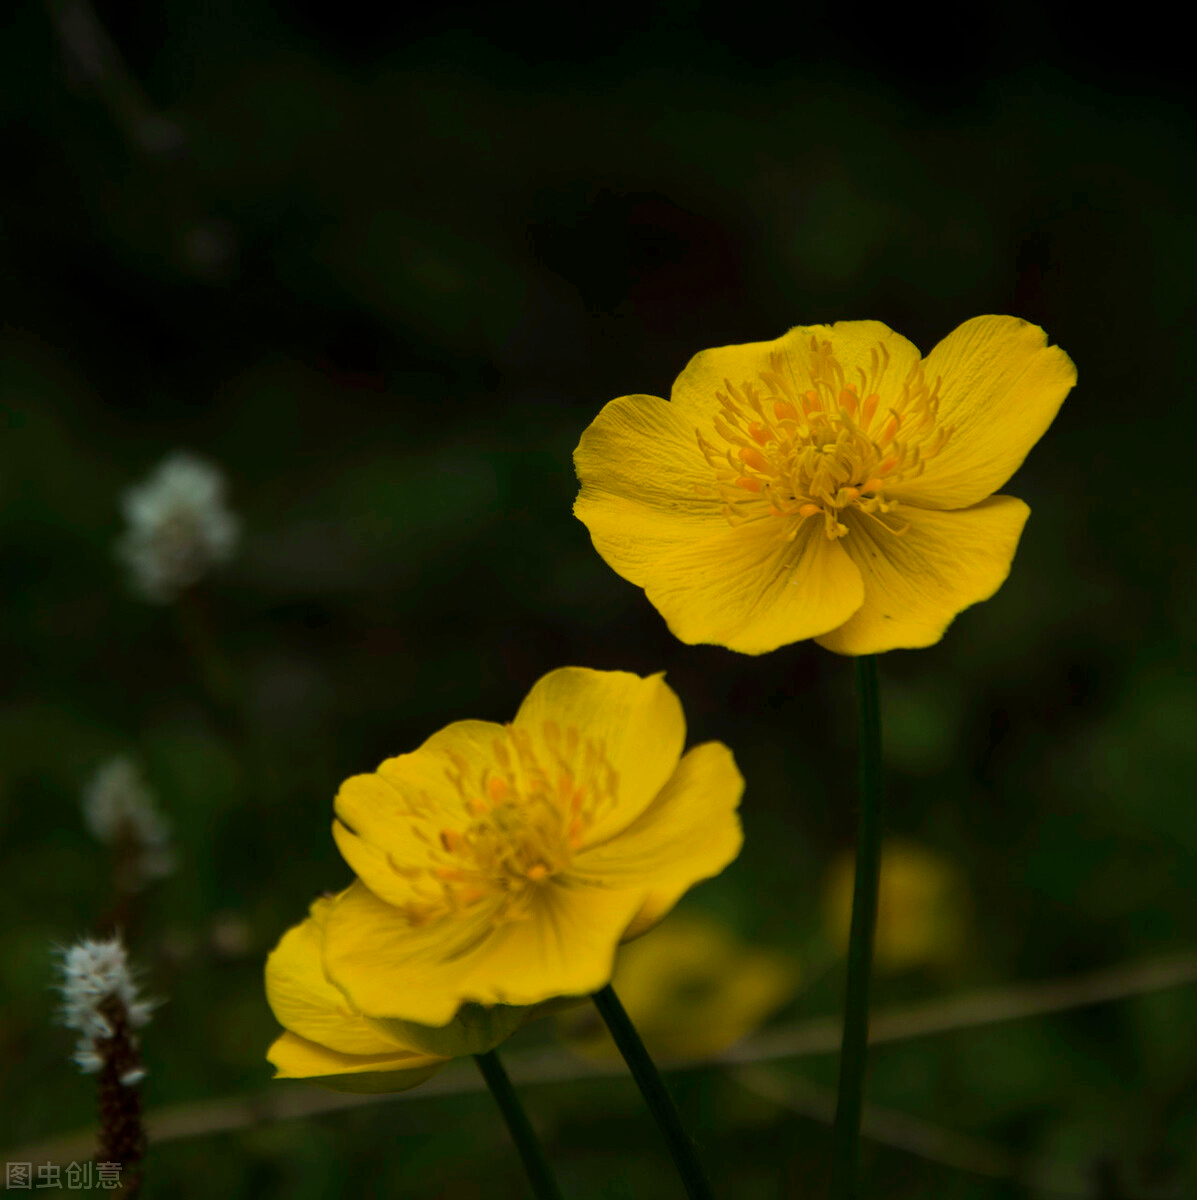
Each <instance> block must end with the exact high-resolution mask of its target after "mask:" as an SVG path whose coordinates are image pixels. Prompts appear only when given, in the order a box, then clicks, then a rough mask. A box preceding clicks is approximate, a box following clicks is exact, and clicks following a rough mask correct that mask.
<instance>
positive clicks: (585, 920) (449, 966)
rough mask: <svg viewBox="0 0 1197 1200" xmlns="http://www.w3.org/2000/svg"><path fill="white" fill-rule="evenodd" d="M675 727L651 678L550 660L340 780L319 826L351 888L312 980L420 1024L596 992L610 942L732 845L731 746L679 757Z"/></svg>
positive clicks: (710, 870)
mask: <svg viewBox="0 0 1197 1200" xmlns="http://www.w3.org/2000/svg"><path fill="white" fill-rule="evenodd" d="M685 732H686V730H685V721H684V718H683V716H682V708H681V704H680V702H679V701H678V698H677V696H676V695H675V694H674V693H673V691H672V690H671V689H670V688H669V687H668V686H666V684H665V682H664V679H663V677H662V676H661V675H653V676H651V677H649V678H647V679H642V678H640V677H639V676H637V675H631V674H628V673H626V672H622V671H592V670H587V669H584V668H581V667H566V668H563V669H561V670H558V671H553V672H551V673H550V674H548V675H546V676H545V677H544V678H543V679H541V680H540V681H539V682H538V683H537V684H536V685H535V686H534V687H533V688H532V690H531V692H530V693H529V694H528V696H527V698H526V699H525V700H524V702H523V704H522V705H521V706H520V710H519V712H518V713H517V715H516V717H515V720H514V721H513V722H512V723H511V724H509V725H497V724H492V723H490V722H486V721H458V722H456V723H454V724H452V725H450V726H448V727H447V728H445V729H443V730H441V731H440V732H439V733H437V734H434V735H433V736H432V737H431V738H429V739H428V740H427V741H426V742H425V743H424V744H423V745H422V746H421V747H420V748H419V749H418V750H415V751H413V752H412V753H410V754H404V755H400V756H399V757H398V758H392V759H388V760H387V761H386V762H384V763H383V764H382V766H381V767H379V769H378V771H377V772H376V773H375V774H373V775H358V776H355V777H353V778H352V779H349V780H347V781H346V782H345V784H344V785H343V786H342V787H341V790H340V793H339V794H338V796H337V802H336V814H337V819H336V821H335V822H334V826H333V833H334V835H335V837H336V839H337V845H338V846H339V847H340V849H341V853H342V854H343V855H344V856H345V858H346V860H347V861H348V863H349V865H350V866H351V867H352V868H353V869H354V871H355V872H356V873H357V875H358V881H357V882H355V883H354V884H353V885H352V886H351V887H350V888H349V889H348V890H347V891H346V892H344V893H343V894H342V895H341V896H340V897H338V899H337V901H336V902H335V904H334V905H333V906H332V908H331V910H330V912H329V914H328V918H327V923H326V926H325V940H324V968H325V971H326V973H327V975H328V977H329V979H331V980H332V981H333V982H334V983H335V984H336V986H337V987H338V988H340V989H341V991H342V992H343V993H344V994H345V996H346V997H347V999H348V1000H349V1001H350V1002H351V1004H352V1005H353V1006H354V1007H355V1008H356V1009H357V1010H358V1011H359V1012H365V1013H369V1014H370V1016H371V1017H372V1018H375V1019H376V1021H377V1020H385V1019H390V1020H392V1021H397V1022H405V1023H410V1022H418V1023H419V1024H420V1025H423V1026H441V1025H444V1024H446V1023H447V1022H448V1021H450V1020H451V1019H452V1018H453V1017H454V1015H455V1014H456V1013H457V1012H458V1010H459V1008H460V1007H461V1006H462V1005H463V1004H467V1003H473V1004H477V1005H482V1006H494V1005H501V1006H523V1005H535V1004H539V1003H540V1002H542V1001H547V1000H550V999H552V998H554V997H562V996H579V995H583V994H586V993H589V992H593V991H595V990H597V989H598V988H601V987H603V986H604V985H605V984H606V983H607V982H608V981H609V980H610V978H611V970H612V964H613V961H614V958H615V949H616V947H617V946H618V945H619V943H620V942H621V941H624V940H627V939H629V938H632V937H635V936H637V935H638V934H640V933H642V932H643V931H644V930H645V929H647V928H649V927H650V926H651V925H653V924H655V922H656V921H658V920H660V918H661V917H662V916H664V915H665V913H666V912H668V911H669V909H671V908H672V907H673V905H674V904H675V903H676V902H677V900H678V899H679V897H680V896H681V895H682V894H683V893H684V892H685V891H686V890H687V889H688V888H690V887H691V886H692V885H693V884H695V883H696V882H698V881H699V880H701V879H705V878H708V877H709V876H712V875H716V874H718V873H719V872H720V871H721V870H722V869H723V868H724V867H725V866H726V865H727V864H728V863H729V862H731V860H732V859H733V858H735V856H736V855H737V854H738V853H739V850H740V843H741V833H740V824H739V819H738V817H737V814H736V809H737V806H738V804H739V799H740V795H741V793H742V791H743V787H744V781H743V779H742V778H741V776H740V772H739V771H738V770H737V768H736V764H735V761H734V760H733V758H732V755H731V751H729V750H728V749H727V747H726V746H724V745H722V744H720V743H718V742H707V743H705V744H703V745H701V746H696V747H694V748H693V749H692V750H690V751H689V752H688V753H686V754H685V755H684V756H683V755H682V745H683V742H684V740H685ZM388 1027H389V1028H395V1029H403V1030H405V1031H406V1029H407V1026H406V1025H402V1024H401V1025H390V1026H388ZM424 1044H425V1045H431V1043H430V1042H428V1041H427V1040H425V1042H424Z"/></svg>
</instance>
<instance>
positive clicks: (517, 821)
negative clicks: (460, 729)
mask: <svg viewBox="0 0 1197 1200" xmlns="http://www.w3.org/2000/svg"><path fill="white" fill-rule="evenodd" d="M542 734H543V736H542V737H541V738H540V739H539V741H538V742H535V741H534V740H533V738H532V737H531V735H530V734H529V733H528V731H527V730H526V729H516V728H513V727H512V726H510V725H509V726H507V728H506V732H505V736H503V737H501V738H496V739H495V741H494V743H493V745H492V753H493V760H492V763H491V765H489V766H487V767H485V768H484V769H483V770H482V771H481V772H480V773H479V774H478V775H477V776H476V777H475V778H471V777H470V768H469V764H468V763H467V762H466V760H465V759H464V758H463V757H462V756H461V755H459V754H456V753H453V752H450V759H451V761H452V764H453V765H452V767H450V768H446V772H445V774H446V775H447V777H448V779H449V781H450V783H451V784H452V785H453V787H454V789H455V790H456V791H457V794H458V796H459V797H460V799H461V810H462V820H461V822H460V824H458V825H457V826H456V827H448V828H444V829H442V830H440V832H439V834H438V835H436V837H435V840H434V839H433V837H431V836H430V835H429V833H427V832H425V830H424V829H422V828H421V827H420V826H421V824H423V822H413V824H412V833H413V834H414V836H415V837H417V838H419V839H420V841H422V842H424V843H425V846H426V851H427V861H428V863H429V865H428V866H427V867H419V868H415V867H400V866H398V865H397V864H395V862H394V860H393V859H392V863H391V865H392V867H394V869H395V870H396V871H398V872H399V873H400V874H402V875H404V876H405V877H407V878H408V879H409V880H410V883H411V888H412V892H413V894H414V899H413V901H411V902H410V903H409V904H408V905H407V906H406V909H405V912H406V915H407V917H408V919H409V920H410V921H411V922H412V923H413V924H415V925H423V924H425V923H427V922H428V921H430V920H433V919H435V918H437V917H441V916H446V915H449V914H451V913H455V912H459V911H461V910H462V909H464V908H467V907H470V906H473V905H476V904H478V903H480V902H483V901H487V900H489V901H491V902H492V903H493V904H494V912H493V916H492V921H493V923H494V924H495V925H499V924H502V923H504V922H506V921H510V920H519V919H521V918H523V917H526V916H527V915H528V914H529V912H530V911H531V908H532V905H533V903H534V902H535V898H536V894H537V892H538V891H539V890H540V889H541V888H543V887H544V886H545V885H546V884H547V883H548V882H549V881H550V880H551V879H552V878H553V877H554V876H555V875H559V874H560V873H561V872H563V871H565V870H566V869H567V868H568V867H569V865H570V863H571V862H572V860H573V856H574V853H575V852H576V851H577V850H578V848H579V847H580V846H581V845H582V843H583V842H584V841H585V839H586V835H587V833H588V832H589V830H590V829H591V827H592V826H593V825H594V822H595V820H596V819H597V818H598V817H599V816H601V815H603V814H604V813H605V812H607V811H609V809H610V808H611V807H612V806H613V805H614V804H615V802H616V794H617V791H618V786H619V780H618V776H617V774H616V772H615V769H614V768H613V767H612V766H611V764H610V762H609V761H608V760H607V757H606V755H605V753H604V751H603V748H602V746H601V744H599V743H598V742H596V741H594V740H592V739H585V740H583V739H582V738H581V737H580V736H579V734H578V731H577V729H575V728H573V727H567V728H566V729H565V730H564V731H562V730H561V729H560V728H559V727H558V726H557V724H556V723H555V722H553V721H546V722H545V723H544V725H543V727H542Z"/></svg>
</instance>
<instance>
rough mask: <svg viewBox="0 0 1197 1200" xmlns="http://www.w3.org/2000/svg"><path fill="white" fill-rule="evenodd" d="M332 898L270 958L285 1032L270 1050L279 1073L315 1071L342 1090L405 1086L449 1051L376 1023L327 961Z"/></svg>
mask: <svg viewBox="0 0 1197 1200" xmlns="http://www.w3.org/2000/svg"><path fill="white" fill-rule="evenodd" d="M331 905H332V901H331V900H330V899H320V900H317V901H316V903H315V904H313V905H312V915H311V916H310V917H309V918H308V919H307V920H306V921H304V922H303V924H301V925H296V926H295V928H294V929H291V930H288V932H287V933H285V934H284V935H283V938H282V940H281V941H280V942H279V944H278V946H277V947H276V948H275V949H274V951H273V952H272V953H271V955H270V957H269V958H268V959H267V960H266V998H267V1000H268V1002H269V1004H270V1007H271V1009H272V1010H273V1012H274V1015H275V1018H276V1019H277V1020H278V1023H279V1024H280V1025H282V1026H283V1028H284V1031H285V1032H284V1033H283V1034H282V1036H281V1037H279V1038H278V1039H277V1040H276V1041H275V1042H274V1044H273V1045H272V1046H271V1047H270V1049H269V1051H267V1054H266V1057H267V1059H268V1060H269V1061H270V1062H271V1063H273V1064H274V1066H275V1068H276V1073H275V1078H276V1079H309V1080H311V1082H313V1083H318V1084H320V1085H321V1086H323V1087H328V1088H333V1089H334V1090H336V1091H340V1092H402V1091H405V1090H406V1089H407V1088H411V1087H415V1086H416V1084H418V1083H423V1082H424V1080H426V1079H428V1078H430V1077H431V1076H433V1075H435V1074H436V1073H437V1071H439V1070H440V1069H441V1067H443V1066H444V1065H445V1064H446V1063H447V1062H448V1061H449V1059H448V1058H447V1057H444V1056H439V1055H433V1054H425V1053H423V1052H421V1051H419V1050H417V1049H415V1048H414V1047H412V1046H410V1045H404V1044H403V1043H402V1042H401V1041H399V1040H398V1039H396V1038H395V1037H393V1036H391V1035H390V1034H388V1033H385V1032H384V1031H383V1030H381V1029H379V1028H378V1027H377V1026H375V1025H372V1024H371V1023H370V1022H369V1021H368V1020H367V1019H366V1018H365V1017H363V1016H362V1014H361V1013H359V1012H357V1011H356V1010H354V1009H353V1008H351V1007H350V1005H349V1004H348V1003H346V1000H345V997H344V996H343V995H341V993H340V992H339V991H338V990H337V989H336V988H335V987H333V985H332V984H331V983H329V982H328V980H327V979H325V977H324V972H323V970H322V969H321V967H320V943H321V937H322V927H323V923H324V919H325V917H326V916H327V915H328V910H329V908H330V907H331Z"/></svg>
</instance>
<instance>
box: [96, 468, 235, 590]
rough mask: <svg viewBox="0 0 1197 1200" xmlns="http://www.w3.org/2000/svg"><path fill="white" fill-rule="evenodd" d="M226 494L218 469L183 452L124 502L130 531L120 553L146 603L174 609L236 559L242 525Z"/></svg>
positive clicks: (124, 498)
mask: <svg viewBox="0 0 1197 1200" xmlns="http://www.w3.org/2000/svg"><path fill="white" fill-rule="evenodd" d="M224 490H225V487H224V476H223V475H222V474H221V473H220V471H219V470H218V469H217V468H216V467H215V466H213V465H212V464H211V463H209V462H206V461H205V460H204V459H202V458H198V457H196V456H195V455H194V454H191V453H190V452H188V451H186V450H180V451H176V452H175V453H174V454H172V455H170V456H169V457H168V458H166V459H164V460H163V461H162V462H161V463H160V464H159V465H158V468H157V470H155V471H154V473H153V474H152V475H151V476H150V477H149V478H148V479H147V480H146V481H145V482H144V483H141V484H138V485H137V486H136V487H132V488H130V489H129V490H128V491H127V492H125V494H124V495H123V496H122V497H121V510H122V511H123V512H124V514H125V518H126V520H127V521H128V522H129V528H128V530H127V531H126V532H125V534H124V535H123V536H122V537H121V538H120V540H119V541H118V542H117V546H116V552H117V556H118V557H119V558H120V559H122V560H123V561H124V562H125V564H126V565H127V566H128V567H129V569H130V571H131V572H132V576H133V583H134V585H135V587H136V589H137V591H138V592H139V593H140V594H141V595H142V596H143V597H144V598H145V599H146V600H150V601H153V602H155V603H159V604H166V603H169V602H170V601H172V600H174V599H175V598H176V597H177V596H178V595H179V593H180V592H182V591H184V590H185V589H186V588H189V587H190V586H191V585H192V584H194V583H198V582H199V581H200V580H201V579H202V578H203V577H204V576H205V575H207V574H208V572H209V571H211V570H212V568H213V567H215V566H218V565H219V564H221V563H223V562H226V561H227V560H228V559H229V558H231V557H232V554H233V550H234V549H235V547H236V544H237V535H238V532H239V530H240V522H239V521H238V520H237V518H236V516H235V515H234V514H233V513H231V512H230V511H229V510H228V508H227V507H226V506H225V502H224Z"/></svg>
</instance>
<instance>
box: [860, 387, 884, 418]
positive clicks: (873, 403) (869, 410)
mask: <svg viewBox="0 0 1197 1200" xmlns="http://www.w3.org/2000/svg"><path fill="white" fill-rule="evenodd" d="M880 403H881V397H880V396H878V395H877V393H876V392H874V393H873V394H872V395H871V396H868V397H866V399H865V402H864V404H862V405H861V409H860V416H861V420H862V421H863V422H864V424H865V425H868V423H869V422H870V421H871V420H872V419H873V414H874V413H876V411H877V405H878V404H880Z"/></svg>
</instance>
